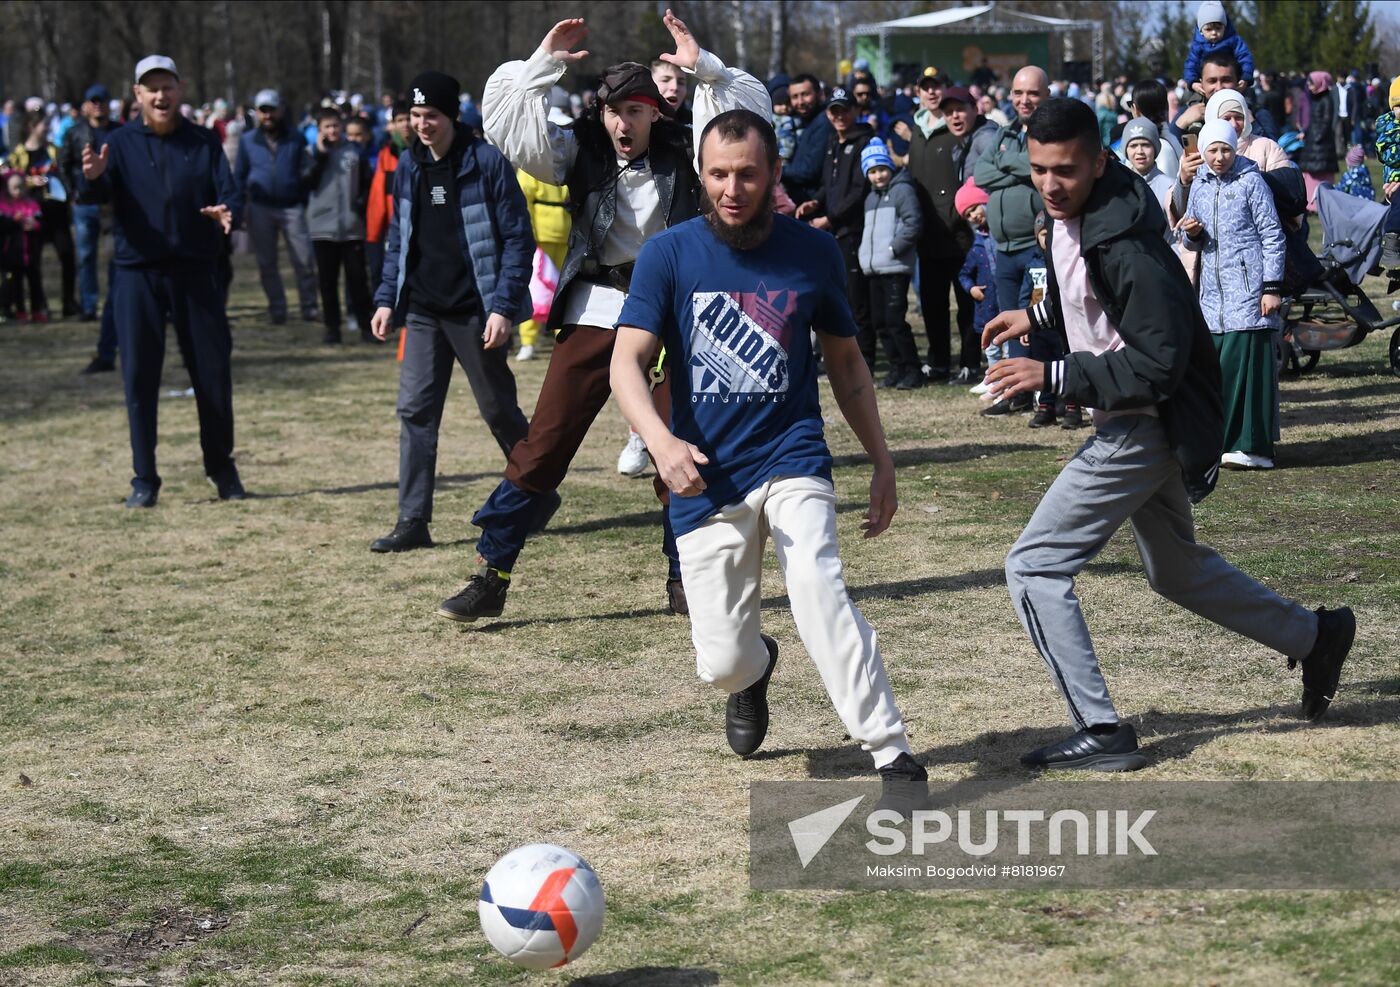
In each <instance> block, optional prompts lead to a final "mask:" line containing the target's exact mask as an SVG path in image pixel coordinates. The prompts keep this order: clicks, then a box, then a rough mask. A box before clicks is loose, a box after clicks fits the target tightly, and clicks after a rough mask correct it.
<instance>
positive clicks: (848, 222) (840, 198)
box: [797, 88, 875, 374]
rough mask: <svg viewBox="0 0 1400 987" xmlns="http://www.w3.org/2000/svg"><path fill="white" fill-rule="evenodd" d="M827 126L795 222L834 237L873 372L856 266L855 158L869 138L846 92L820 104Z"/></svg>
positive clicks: (859, 210) (860, 212) (860, 177)
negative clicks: (813, 184)
mask: <svg viewBox="0 0 1400 987" xmlns="http://www.w3.org/2000/svg"><path fill="white" fill-rule="evenodd" d="M826 118H827V121H828V122H829V123H830V124H831V137H830V139H829V140H828V141H827V145H826V156H825V157H824V158H823V159H822V172H821V184H820V186H819V188H818V194H817V196H816V197H815V198H812V199H808V200H807V201H806V202H803V203H800V204H799V205H798V207H797V218H798V219H810V220H811V222H812V225H813V226H815V227H817V228H818V229H823V230H827V231H828V232H830V233H831V235H832V236H834V237H836V242H837V243H838V244H839V245H840V247H841V256H842V257H844V258H845V259H846V297H847V298H848V299H850V302H851V311H852V313H853V314H854V315H855V319H856V325H857V326H858V327H859V328H860V334H859V335H858V336H857V342H858V343H859V344H860V352H861V355H862V356H864V357H865V363H866V366H868V367H869V368H870V370H871V373H872V374H873V373H874V370H875V329H874V326H873V325H872V323H871V321H870V288H869V285H868V284H867V282H866V279H865V273H864V272H863V271H862V270H861V266H860V256H859V254H860V235H861V232H862V231H863V230H864V229H865V193H866V192H867V191H868V190H869V185H868V184H867V182H866V180H865V172H864V171H863V170H862V169H861V166H860V154H861V152H862V151H864V150H865V146H866V145H867V144H869V143H870V141H871V139H872V138H873V137H874V136H875V132H874V131H873V130H871V129H870V127H869V126H868V125H867V124H865V123H863V122H861V121H860V119H859V118H858V117H857V116H856V110H855V106H854V103H853V102H852V100H851V96H850V93H848V92H847V91H846V90H845V89H841V88H837V89H833V90H832V91H831V99H829V100H828V101H827V104H826Z"/></svg>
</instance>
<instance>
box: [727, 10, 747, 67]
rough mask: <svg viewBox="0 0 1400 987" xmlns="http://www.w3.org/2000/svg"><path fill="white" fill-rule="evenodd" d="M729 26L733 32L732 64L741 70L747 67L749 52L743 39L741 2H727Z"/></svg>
mask: <svg viewBox="0 0 1400 987" xmlns="http://www.w3.org/2000/svg"><path fill="white" fill-rule="evenodd" d="M729 26H730V29H731V30H732V31H733V32H734V64H735V65H737V66H739V68H741V69H747V68H748V67H749V51H748V44H747V40H746V39H745V37H744V3H743V0H729Z"/></svg>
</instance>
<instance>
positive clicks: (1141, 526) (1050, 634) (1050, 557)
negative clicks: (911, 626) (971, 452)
mask: <svg viewBox="0 0 1400 987" xmlns="http://www.w3.org/2000/svg"><path fill="white" fill-rule="evenodd" d="M1128 520H1131V521H1132V525H1133V537H1134V538H1135V539H1136V540H1137V547H1138V554H1139V555H1141V556H1142V564H1143V567H1144V568H1145V569H1146V570H1147V581H1148V584H1149V585H1151V587H1152V588H1153V589H1154V590H1155V591H1156V592H1158V593H1160V594H1161V595H1162V596H1165V597H1166V598H1167V599H1169V600H1171V601H1172V602H1174V603H1176V604H1179V605H1180V606H1183V607H1185V608H1186V609H1187V610H1190V611H1191V612H1192V613H1196V614H1199V615H1200V616H1202V617H1205V618H1206V619H1207V620H1210V621H1214V622H1215V623H1217V624H1219V625H1220V626H1222V627H1227V628H1229V629H1230V630H1232V631H1235V632H1236V633H1238V634H1243V635H1244V636H1245V637H1248V638H1252V639H1253V640H1255V641H1258V642H1259V643H1260V644H1263V645H1265V646H1266V647H1269V648H1272V649H1274V650H1275V651H1279V652H1282V653H1283V654H1284V655H1287V656H1288V657H1290V658H1303V657H1305V656H1306V655H1307V654H1308V652H1309V651H1311V650H1312V646H1313V643H1314V642H1315V641H1316V638H1317V617H1316V615H1315V614H1313V613H1312V612H1311V611H1308V610H1306V609H1304V608H1303V607H1301V606H1299V605H1298V604H1296V603H1293V602H1291V601H1289V600H1285V599H1284V598H1283V597H1281V596H1279V595H1278V594H1277V593H1274V592H1273V591H1272V590H1269V589H1267V588H1265V587H1264V586H1261V585H1260V584H1259V583H1258V582H1256V581H1255V580H1254V579H1251V578H1250V577H1249V576H1246V575H1245V574H1244V573H1242V572H1240V571H1239V570H1238V569H1236V568H1235V567H1234V566H1232V565H1230V564H1229V563H1228V562H1226V561H1225V560H1224V559H1222V558H1221V557H1220V556H1219V554H1217V553H1216V551H1215V550H1214V549H1212V548H1210V547H1208V546H1206V545H1201V544H1198V543H1197V541H1196V536H1195V524H1194V522H1193V520H1192V517H1191V504H1190V501H1189V500H1188V499H1187V497H1186V488H1185V486H1184V485H1183V483H1182V479H1181V468H1180V466H1179V465H1178V464H1177V461H1176V459H1175V457H1173V456H1172V453H1171V449H1170V448H1169V446H1168V444H1167V436H1166V430H1165V429H1164V428H1163V426H1162V423H1161V421H1160V420H1159V419H1157V418H1154V417H1152V416H1150V415H1127V416H1123V417H1120V418H1112V419H1109V420H1108V421H1106V422H1104V423H1103V425H1102V426H1100V427H1099V428H1098V429H1097V430H1096V431H1095V433H1094V435H1093V436H1092V437H1090V439H1089V440H1088V441H1087V442H1085V443H1084V446H1083V447H1082V448H1081V449H1080V450H1079V452H1078V453H1077V454H1076V455H1075V457H1074V459H1073V460H1071V462H1070V464H1069V465H1068V466H1066V467H1065V468H1064V470H1063V471H1062V472H1061V473H1060V475H1059V476H1058V477H1057V478H1056V479H1055V482H1054V483H1052V484H1051V485H1050V489H1049V490H1047V491H1046V493H1045V497H1044V498H1043V499H1042V500H1041V501H1040V505H1039V506H1038V507H1037V508H1036V509H1035V513H1034V514H1033V515H1032V516H1031V520H1030V523H1029V524H1027V525H1026V530H1025V531H1023V532H1022V533H1021V537H1020V538H1019V539H1017V541H1016V544H1015V546H1014V547H1013V548H1012V549H1011V554H1009V555H1008V556H1007V557H1006V583H1007V588H1008V589H1010V591H1011V601H1012V604H1013V605H1014V606H1015V608H1016V616H1017V617H1019V618H1020V619H1021V623H1022V625H1023V626H1024V627H1025V628H1026V633H1028V634H1029V635H1030V637H1031V640H1032V642H1034V644H1035V647H1036V649H1037V650H1038V651H1039V652H1040V656H1041V657H1042V658H1043V659H1044V660H1045V664H1046V665H1047V666H1048V667H1049V669H1050V674H1051V676H1052V677H1053V678H1054V680H1055V685H1056V686H1057V687H1058V688H1059V690H1060V692H1061V693H1062V694H1063V695H1064V698H1065V705H1066V706H1068V707H1069V714H1070V717H1071V718H1072V719H1073V720H1074V722H1075V723H1076V725H1078V726H1079V727H1080V728H1081V729H1082V728H1085V727H1090V726H1094V725H1096V724H1101V723H1104V724H1106V723H1116V722H1118V714H1117V712H1116V711H1115V710H1114V708H1113V702H1112V701H1111V700H1110V699H1109V698H1108V686H1107V685H1106V684H1105V683H1104V678H1103V673H1102V672H1101V671H1100V670H1099V661H1098V658H1097V657H1096V656H1095V654H1094V645H1093V642H1092V641H1091V640H1090V639H1089V628H1088V627H1087V626H1086V625H1085V623H1084V615H1083V614H1082V613H1081V612H1080V609H1079V598H1078V597H1076V596H1075V594H1074V577H1075V576H1077V575H1078V574H1079V573H1080V571H1081V570H1082V569H1083V568H1084V567H1085V566H1086V565H1088V564H1089V562H1090V561H1092V560H1093V558H1094V557H1095V556H1096V555H1098V554H1099V552H1100V551H1101V550H1102V549H1103V547H1104V545H1106V544H1107V543H1108V540H1109V538H1110V537H1112V535H1113V533H1114V532H1115V531H1117V530H1118V529H1119V528H1120V527H1121V526H1122V524H1123V522H1124V521H1128ZM1125 616H1126V615H1125Z"/></svg>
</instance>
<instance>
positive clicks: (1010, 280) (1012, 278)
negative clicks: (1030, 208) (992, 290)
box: [996, 247, 1036, 358]
mask: <svg viewBox="0 0 1400 987" xmlns="http://www.w3.org/2000/svg"><path fill="white" fill-rule="evenodd" d="M1035 255H1036V249H1035V248H1034V247H1027V248H1025V249H1024V250H1014V251H1006V250H1001V249H999V248H998V250H997V277H996V283H997V305H998V306H1000V308H1001V310H1002V311H1003V312H1006V311H1008V310H1011V311H1014V310H1016V309H1023V308H1029V307H1030V304H1031V289H1030V285H1028V284H1026V269H1027V268H1029V267H1030V266H1031V261H1032V260H1033V259H1034V258H1035ZM1025 355H1026V348H1025V347H1024V346H1022V345H1021V341H1020V340H1019V339H1011V340H1007V342H1006V352H1005V353H1004V354H1003V356H1005V357H1007V358H1012V357H1018V356H1025Z"/></svg>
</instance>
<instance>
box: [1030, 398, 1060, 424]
mask: <svg viewBox="0 0 1400 987" xmlns="http://www.w3.org/2000/svg"><path fill="white" fill-rule="evenodd" d="M1027 424H1028V425H1029V426H1030V427H1031V428H1050V427H1052V426H1053V425H1054V424H1055V406H1054V405H1053V404H1042V405H1038V406H1037V407H1036V409H1035V414H1034V415H1032V416H1031V420H1030V421H1029V422H1028V423H1027Z"/></svg>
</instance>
